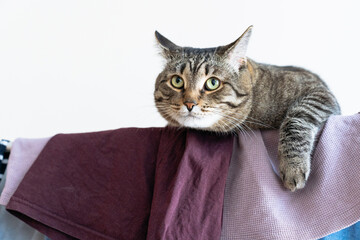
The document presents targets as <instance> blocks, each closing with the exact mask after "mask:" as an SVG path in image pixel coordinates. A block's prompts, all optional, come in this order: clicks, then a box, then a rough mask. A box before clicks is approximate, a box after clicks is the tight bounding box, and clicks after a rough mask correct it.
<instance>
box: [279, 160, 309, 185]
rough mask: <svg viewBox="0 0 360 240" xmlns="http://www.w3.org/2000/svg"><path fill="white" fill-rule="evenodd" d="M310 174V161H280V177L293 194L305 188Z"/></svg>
mask: <svg viewBox="0 0 360 240" xmlns="http://www.w3.org/2000/svg"><path fill="white" fill-rule="evenodd" d="M309 173H310V161H306V160H303V159H297V160H296V161H294V160H292V161H289V160H282V161H280V177H281V178H282V181H283V183H284V186H285V187H286V188H287V189H289V190H291V191H292V192H294V191H296V190H297V189H302V188H304V187H305V183H306V180H307V179H308V177H309Z"/></svg>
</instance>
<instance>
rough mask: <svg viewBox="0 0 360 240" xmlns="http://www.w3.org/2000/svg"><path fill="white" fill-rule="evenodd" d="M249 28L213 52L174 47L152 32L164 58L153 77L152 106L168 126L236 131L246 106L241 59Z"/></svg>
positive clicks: (246, 68)
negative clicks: (159, 71)
mask: <svg viewBox="0 0 360 240" xmlns="http://www.w3.org/2000/svg"><path fill="white" fill-rule="evenodd" d="M251 30H252V26H250V27H249V28H248V29H247V30H246V31H245V32H244V33H243V34H242V35H241V37H240V38H238V39H237V40H236V41H235V42H233V43H231V44H229V45H226V46H220V47H217V48H191V47H180V46H177V45H176V44H174V43H172V42H171V41H170V40H168V39H167V38H165V37H164V36H162V35H161V34H160V33H158V32H155V36H156V39H157V43H158V45H159V47H160V50H161V54H162V56H163V57H164V58H165V60H166V64H165V67H164V70H163V71H162V72H161V73H160V74H159V76H158V77H157V79H156V84H155V92H154V97H155V104H156V107H157V109H158V111H159V112H160V114H161V115H162V116H163V117H164V118H165V119H166V120H167V121H168V123H169V125H171V126H177V127H189V128H196V129H202V130H207V131H213V132H230V131H235V130H237V129H238V128H241V127H242V125H243V123H244V121H245V119H246V118H247V116H248V114H249V113H250V110H251V103H252V91H251V89H252V78H251V66H250V64H249V62H248V61H247V59H246V56H245V53H246V49H247V45H248V41H249V38H250V35H251Z"/></svg>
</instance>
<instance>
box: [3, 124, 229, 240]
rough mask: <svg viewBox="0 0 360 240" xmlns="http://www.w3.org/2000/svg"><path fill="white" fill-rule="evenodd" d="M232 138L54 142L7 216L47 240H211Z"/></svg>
mask: <svg viewBox="0 0 360 240" xmlns="http://www.w3.org/2000/svg"><path fill="white" fill-rule="evenodd" d="M232 142H233V138H232V137H231V136H227V137H225V136H223V137H221V136H216V135H212V134H207V133H200V132H196V131H190V130H176V129H172V128H150V129H135V128H132V129H119V130H114V131H105V132H97V133H86V134H64V135H57V136H55V137H53V138H51V139H50V140H49V142H48V143H47V145H46V146H45V148H44V149H43V151H42V152H41V153H40V155H39V157H38V158H37V160H36V161H35V162H34V164H33V165H32V166H31V168H30V170H29V171H28V172H27V174H26V175H25V177H24V179H23V181H22V182H21V183H20V185H19V187H18V189H17V190H16V192H15V193H14V195H13V196H12V198H11V199H10V202H9V203H8V205H7V209H8V210H10V211H11V212H12V213H13V214H14V215H15V216H17V217H19V218H21V219H22V220H24V221H25V222H27V223H28V224H30V225H31V226H33V227H35V228H36V229H38V230H39V231H41V232H43V233H44V234H45V235H47V236H49V237H50V238H51V239H54V240H57V239H74V238H79V239H126V240H131V239H154V240H155V239H204V240H209V239H219V238H220V234H221V221H222V219H221V216H222V208H223V199H224V188H225V181H226V175H227V171H228V168H229V163H230V159H231V153H232V147H233V144H232Z"/></svg>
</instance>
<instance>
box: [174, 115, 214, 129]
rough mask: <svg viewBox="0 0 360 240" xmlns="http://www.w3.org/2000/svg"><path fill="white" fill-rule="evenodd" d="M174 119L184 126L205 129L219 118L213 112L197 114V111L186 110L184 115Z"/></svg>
mask: <svg viewBox="0 0 360 240" xmlns="http://www.w3.org/2000/svg"><path fill="white" fill-rule="evenodd" d="M176 120H177V122H178V123H179V124H180V125H182V126H185V127H190V128H200V129H205V128H210V127H211V126H213V125H214V124H215V123H217V122H218V121H219V120H220V118H219V116H217V115H213V114H207V115H203V114H201V115H199V114H197V113H193V112H188V113H186V114H184V115H180V116H179V117H178V118H177V119H176Z"/></svg>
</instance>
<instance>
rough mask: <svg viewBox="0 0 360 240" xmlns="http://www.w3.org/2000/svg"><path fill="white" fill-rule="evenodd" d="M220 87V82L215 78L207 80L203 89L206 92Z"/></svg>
mask: <svg viewBox="0 0 360 240" xmlns="http://www.w3.org/2000/svg"><path fill="white" fill-rule="evenodd" d="M219 87H220V81H219V80H218V79H216V78H209V79H208V80H206V82H205V89H206V90H208V91H214V90H216V89H218V88H219Z"/></svg>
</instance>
